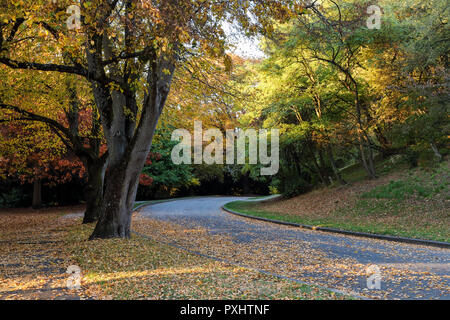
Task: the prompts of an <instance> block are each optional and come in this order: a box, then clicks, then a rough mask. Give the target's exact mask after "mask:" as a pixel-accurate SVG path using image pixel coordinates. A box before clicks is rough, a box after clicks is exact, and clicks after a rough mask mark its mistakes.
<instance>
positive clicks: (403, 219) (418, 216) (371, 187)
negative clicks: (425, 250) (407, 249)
mask: <svg viewBox="0 0 450 320" xmlns="http://www.w3.org/2000/svg"><path fill="white" fill-rule="evenodd" d="M449 164H450V162H446V163H443V164H442V165H441V166H440V167H439V168H434V169H426V170H425V169H415V170H405V171H401V172H395V173H391V174H388V175H385V176H383V177H381V178H379V179H377V180H369V181H367V180H364V181H355V182H353V183H352V184H350V185H347V186H340V187H333V188H324V189H319V190H315V191H312V192H309V193H306V194H303V195H300V196H298V197H295V198H292V199H287V200H283V201H277V202H272V203H263V204H255V203H246V202H236V203H231V204H229V205H228V207H229V208H230V209H233V210H236V211H239V212H243V213H247V214H250V215H255V216H260V217H265V218H270V219H277V220H283V221H290V222H297V223H303V224H309V225H316V226H327V227H335V228H340V229H346V230H352V231H362V232H371V233H379V234H389V235H395V236H405V237H414V238H421V239H430V240H437V241H447V242H450V191H449V181H450V169H449V168H450V165H449Z"/></svg>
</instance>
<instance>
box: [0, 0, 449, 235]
mask: <svg viewBox="0 0 450 320" xmlns="http://www.w3.org/2000/svg"><path fill="white" fill-rule="evenodd" d="M0 3H1V11H0V79H1V81H0V109H1V112H0V133H1V134H0V180H1V184H0V193H1V194H0V206H1V207H5V208H9V207H28V206H31V205H32V206H33V208H40V207H43V206H44V207H51V206H61V205H71V204H77V203H84V204H85V206H86V209H85V213H84V219H83V222H84V223H96V228H95V230H94V231H93V233H92V234H91V239H93V238H111V237H119V238H128V237H130V225H131V219H132V218H131V210H132V208H133V206H134V202H135V200H154V199H167V198H174V197H187V196H193V195H219V194H220V195H268V194H283V196H284V197H285V198H292V197H294V196H297V195H300V194H304V193H306V192H308V191H311V190H314V189H317V188H321V187H326V186H335V185H346V184H348V183H349V181H346V178H345V177H344V176H343V175H342V174H341V172H342V170H343V169H345V168H348V167H351V166H360V167H361V168H362V169H363V170H364V174H365V177H366V178H367V179H368V180H373V179H377V178H379V175H380V173H379V172H378V170H377V163H380V162H382V161H384V160H386V159H401V160H398V161H404V162H405V163H407V164H408V166H410V167H411V168H414V167H418V166H419V167H433V166H436V165H439V163H442V162H444V161H445V160H446V158H447V157H448V153H449V141H448V137H449V129H450V127H449V116H448V114H449V112H448V111H449V105H450V104H449V101H450V99H449V73H448V68H449V46H450V41H449V40H450V28H449V21H448V19H449V16H450V14H449V6H448V2H447V1H446V0H433V1H424V0H403V1H395V0H379V1H377V3H376V8H378V9H379V11H377V10H372V11H370V10H367V9H368V6H369V5H373V3H372V2H371V1H366V0H344V1H333V0H323V1H287V0H286V1H284V0H278V1H277V0H270V1H257V0H254V1H250V0H249V1H240V0H230V1H225V2H224V1H214V0H204V1H190V0H178V1H171V0H164V1H135V0H126V1H117V0H101V1H85V0H82V1H79V2H76V3H77V4H79V6H77V5H75V6H74V5H72V3H71V1H66V0H58V1H47V0H40V1H32V2H30V1H25V0H11V1H7V0H2V1H0ZM71 5H72V6H71ZM69 6H70V7H75V8H72V9H71V10H68V9H67V8H68V7H69ZM225 24H228V25H232V26H233V28H234V29H236V30H238V31H236V32H239V34H240V35H241V36H245V37H249V38H250V39H253V40H251V41H252V42H255V43H257V46H258V47H259V49H258V50H259V52H258V54H256V56H255V55H254V56H252V55H248V54H240V51H239V50H237V49H239V42H238V43H234V44H233V42H232V41H231V40H230V39H229V38H231V35H230V34H229V32H225V30H224V25H225ZM194 121H202V123H203V126H204V127H206V128H215V129H218V130H220V131H221V132H222V133H223V134H224V135H225V132H226V131H227V130H230V129H231V130H234V129H235V128H241V129H251V128H253V129H257V130H260V129H268V130H270V129H273V128H277V129H279V130H280V150H279V152H280V168H279V171H278V173H277V174H276V175H273V176H262V175H261V174H260V169H261V165H260V164H250V163H246V164H205V163H203V164H191V165H189V164H181V165H176V164H174V163H173V162H172V161H171V152H172V149H173V148H174V146H175V145H176V144H177V142H176V141H173V140H172V136H171V135H172V132H173V131H174V130H176V129H179V128H186V129H188V130H191V131H192V130H193V126H194Z"/></svg>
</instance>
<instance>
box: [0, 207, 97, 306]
mask: <svg viewBox="0 0 450 320" xmlns="http://www.w3.org/2000/svg"><path fill="white" fill-rule="evenodd" d="M81 210H82V208H79V207H77V208H58V209H46V210H40V211H32V210H29V209H8V210H2V211H0V299H1V300H3V299H28V300H33V299H45V300H47V299H85V298H88V297H89V296H87V295H84V293H83V292H81V291H75V290H68V289H67V284H66V281H67V279H68V274H66V270H67V267H68V266H69V265H70V262H69V259H68V256H67V254H66V253H65V250H66V246H67V240H66V235H67V228H69V227H70V226H71V225H72V222H71V221H70V220H65V219H64V220H62V219H59V217H60V216H61V215H62V214H65V213H73V212H81Z"/></svg>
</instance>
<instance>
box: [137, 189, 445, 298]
mask: <svg viewBox="0 0 450 320" xmlns="http://www.w3.org/2000/svg"><path fill="white" fill-rule="evenodd" d="M245 199H246V198H237V197H199V198H190V199H184V200H177V201H172V202H166V203H161V204H156V205H152V206H148V207H144V208H142V209H141V210H140V213H141V214H142V215H143V216H144V217H146V218H150V219H155V220H157V221H159V222H164V223H167V224H169V225H173V226H176V227H177V230H178V229H180V228H181V229H182V230H183V229H184V230H186V232H184V234H183V236H176V234H175V233H173V234H172V235H171V234H170V233H168V234H164V235H162V234H161V233H158V232H156V231H155V232H156V233H155V234H154V235H153V236H154V237H155V238H158V239H160V240H165V241H166V242H169V243H172V244H176V245H178V246H181V247H183V248H186V249H189V250H196V251H199V252H201V253H204V254H208V255H209V256H213V257H217V258H220V259H224V260H227V261H230V262H233V263H237V264H239V265H241V266H245V267H251V268H257V269H260V270H264V271H268V272H271V273H276V274H279V275H281V276H286V277H289V278H292V279H297V280H299V281H303V282H307V283H310V284H317V285H321V286H325V287H327V288H332V289H336V290H339V291H343V292H347V293H353V294H357V295H361V296H365V297H369V298H381V299H450V250H448V249H439V248H432V247H425V246H418V245H408V244H399V243H394V242H388V241H382V240H372V239H364V238H357V237H351V236H346V235H337V234H328V233H322V232H319V231H309V230H304V229H299V228H295V227H287V226H280V225H275V224H271V223H266V222H260V221H254V220H250V219H246V218H241V217H236V216H234V215H230V214H228V213H226V212H224V211H222V210H221V206H222V205H224V204H225V203H227V202H230V201H234V200H245ZM192 229H201V230H206V232H205V234H206V235H205V234H204V235H202V236H201V237H202V239H201V240H202V241H200V239H199V236H198V233H195V232H189V230H192ZM150 236H152V235H151V234H150ZM161 237H164V239H161ZM205 237H208V239H206V240H205V239H204V238H205ZM205 243H207V245H205ZM230 252H231V253H230ZM371 265H373V266H375V267H372V269H371V270H370V269H369V270H367V268H368V267H369V266H371ZM377 268H379V270H380V274H379V277H378V275H375V274H374V273H373V272H374V271H376V269H377ZM369 277H371V278H369ZM377 277H378V278H379V279H380V282H379V283H380V286H379V287H380V289H377V288H376V287H377V281H376V280H377ZM368 280H369V284H372V288H368ZM373 286H375V288H373ZM369 287H370V285H369Z"/></svg>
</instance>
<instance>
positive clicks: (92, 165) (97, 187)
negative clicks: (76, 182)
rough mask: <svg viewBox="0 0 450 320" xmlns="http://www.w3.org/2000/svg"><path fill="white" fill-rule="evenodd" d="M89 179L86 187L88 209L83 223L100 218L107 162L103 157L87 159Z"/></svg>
mask: <svg viewBox="0 0 450 320" xmlns="http://www.w3.org/2000/svg"><path fill="white" fill-rule="evenodd" d="M85 165H86V169H87V172H88V181H87V184H86V187H85V189H84V195H85V200H86V211H85V212H84V218H83V223H93V222H96V221H97V220H98V219H99V218H100V214H101V204H102V198H103V181H104V176H105V163H104V161H103V160H101V159H96V160H95V161H93V160H86V162H85Z"/></svg>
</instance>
